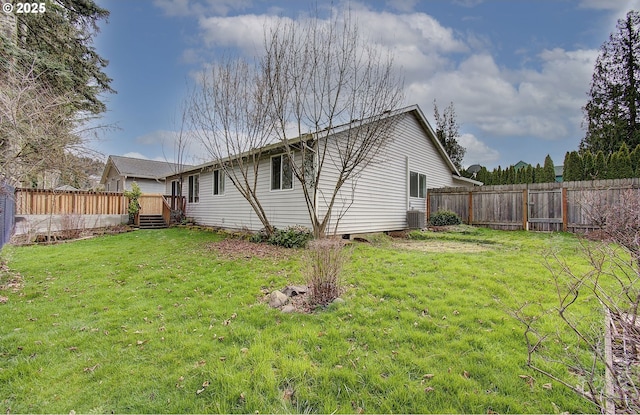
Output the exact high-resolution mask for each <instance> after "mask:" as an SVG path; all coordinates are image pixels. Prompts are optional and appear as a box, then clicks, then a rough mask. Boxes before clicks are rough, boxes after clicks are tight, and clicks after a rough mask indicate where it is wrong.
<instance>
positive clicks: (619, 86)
mask: <svg viewBox="0 0 640 415" xmlns="http://www.w3.org/2000/svg"><path fill="white" fill-rule="evenodd" d="M639 80H640V13H639V12H638V11H635V10H631V11H629V12H628V13H627V15H626V17H625V18H623V19H620V20H618V24H617V32H616V33H612V34H611V35H610V36H609V40H608V41H607V42H605V43H604V44H603V45H602V48H601V50H600V55H599V56H598V58H597V60H596V65H595V69H594V73H593V77H592V81H591V88H590V91H589V101H588V103H587V104H586V106H585V107H584V112H585V115H586V123H587V134H586V136H585V137H584V138H583V140H582V142H581V143H580V147H581V149H583V150H585V149H591V151H592V152H597V151H599V150H602V151H603V152H604V153H605V155H608V154H611V153H613V152H614V151H616V150H617V149H618V148H619V147H620V145H621V144H622V143H623V142H625V143H627V144H628V145H629V146H630V147H631V148H635V147H636V145H638V144H640V123H639V122H638V121H639V119H638V117H639V114H638V103H639V102H640V92H639V89H640V88H639V87H640V85H638V81H639Z"/></svg>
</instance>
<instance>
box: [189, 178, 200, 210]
mask: <svg viewBox="0 0 640 415" xmlns="http://www.w3.org/2000/svg"><path fill="white" fill-rule="evenodd" d="M199 201H200V175H199V174H194V175H193V176H189V203H198V202H199Z"/></svg>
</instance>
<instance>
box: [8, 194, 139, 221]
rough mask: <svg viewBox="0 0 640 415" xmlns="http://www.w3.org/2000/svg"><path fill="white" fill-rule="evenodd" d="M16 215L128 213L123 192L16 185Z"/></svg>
mask: <svg viewBox="0 0 640 415" xmlns="http://www.w3.org/2000/svg"><path fill="white" fill-rule="evenodd" d="M15 200H16V215H50V214H53V215H65V214H78V215H126V214H127V198H126V197H125V196H124V195H123V194H122V193H108V192H84V191H63V192H60V191H55V190H45V189H16V191H15Z"/></svg>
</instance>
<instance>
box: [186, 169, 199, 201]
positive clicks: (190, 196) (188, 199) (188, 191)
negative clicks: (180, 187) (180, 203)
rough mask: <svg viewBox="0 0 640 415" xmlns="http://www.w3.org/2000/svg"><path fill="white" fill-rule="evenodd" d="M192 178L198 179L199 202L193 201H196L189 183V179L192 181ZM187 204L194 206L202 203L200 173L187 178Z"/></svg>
mask: <svg viewBox="0 0 640 415" xmlns="http://www.w3.org/2000/svg"><path fill="white" fill-rule="evenodd" d="M192 177H198V195H197V196H198V201H191V199H195V198H194V197H192V195H191V188H190V186H189V181H190V180H189V179H191V178H192ZM194 196H195V195H194ZM187 203H191V204H194V205H196V204H198V203H200V173H196V174H190V175H189V177H187Z"/></svg>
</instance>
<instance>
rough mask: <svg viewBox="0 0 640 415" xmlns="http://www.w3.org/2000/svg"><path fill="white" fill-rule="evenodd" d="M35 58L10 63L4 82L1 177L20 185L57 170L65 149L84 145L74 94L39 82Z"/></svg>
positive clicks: (1, 94) (0, 97)
mask: <svg viewBox="0 0 640 415" xmlns="http://www.w3.org/2000/svg"><path fill="white" fill-rule="evenodd" d="M41 75H42V74H41V73H38V72H37V69H36V65H35V62H29V63H26V64H15V65H8V66H6V72H5V73H4V74H3V75H2V77H3V79H2V82H1V83H0V176H2V177H3V179H4V180H5V181H7V182H8V183H10V184H12V185H20V184H21V183H23V182H24V181H26V180H29V179H30V178H32V177H33V176H34V175H37V174H42V173H43V172H46V171H51V170H53V169H58V168H59V166H60V160H62V159H64V153H65V151H67V150H70V149H73V148H77V147H80V146H81V144H82V139H81V138H80V136H79V135H78V134H76V133H74V130H75V129H76V128H77V126H78V125H79V124H80V122H79V120H78V118H77V116H74V114H72V113H70V112H69V105H70V103H71V97H69V96H66V95H61V94H59V93H57V92H56V91H54V90H53V89H52V88H50V87H48V86H47V84H45V83H43V82H39V77H40V76H41Z"/></svg>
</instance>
